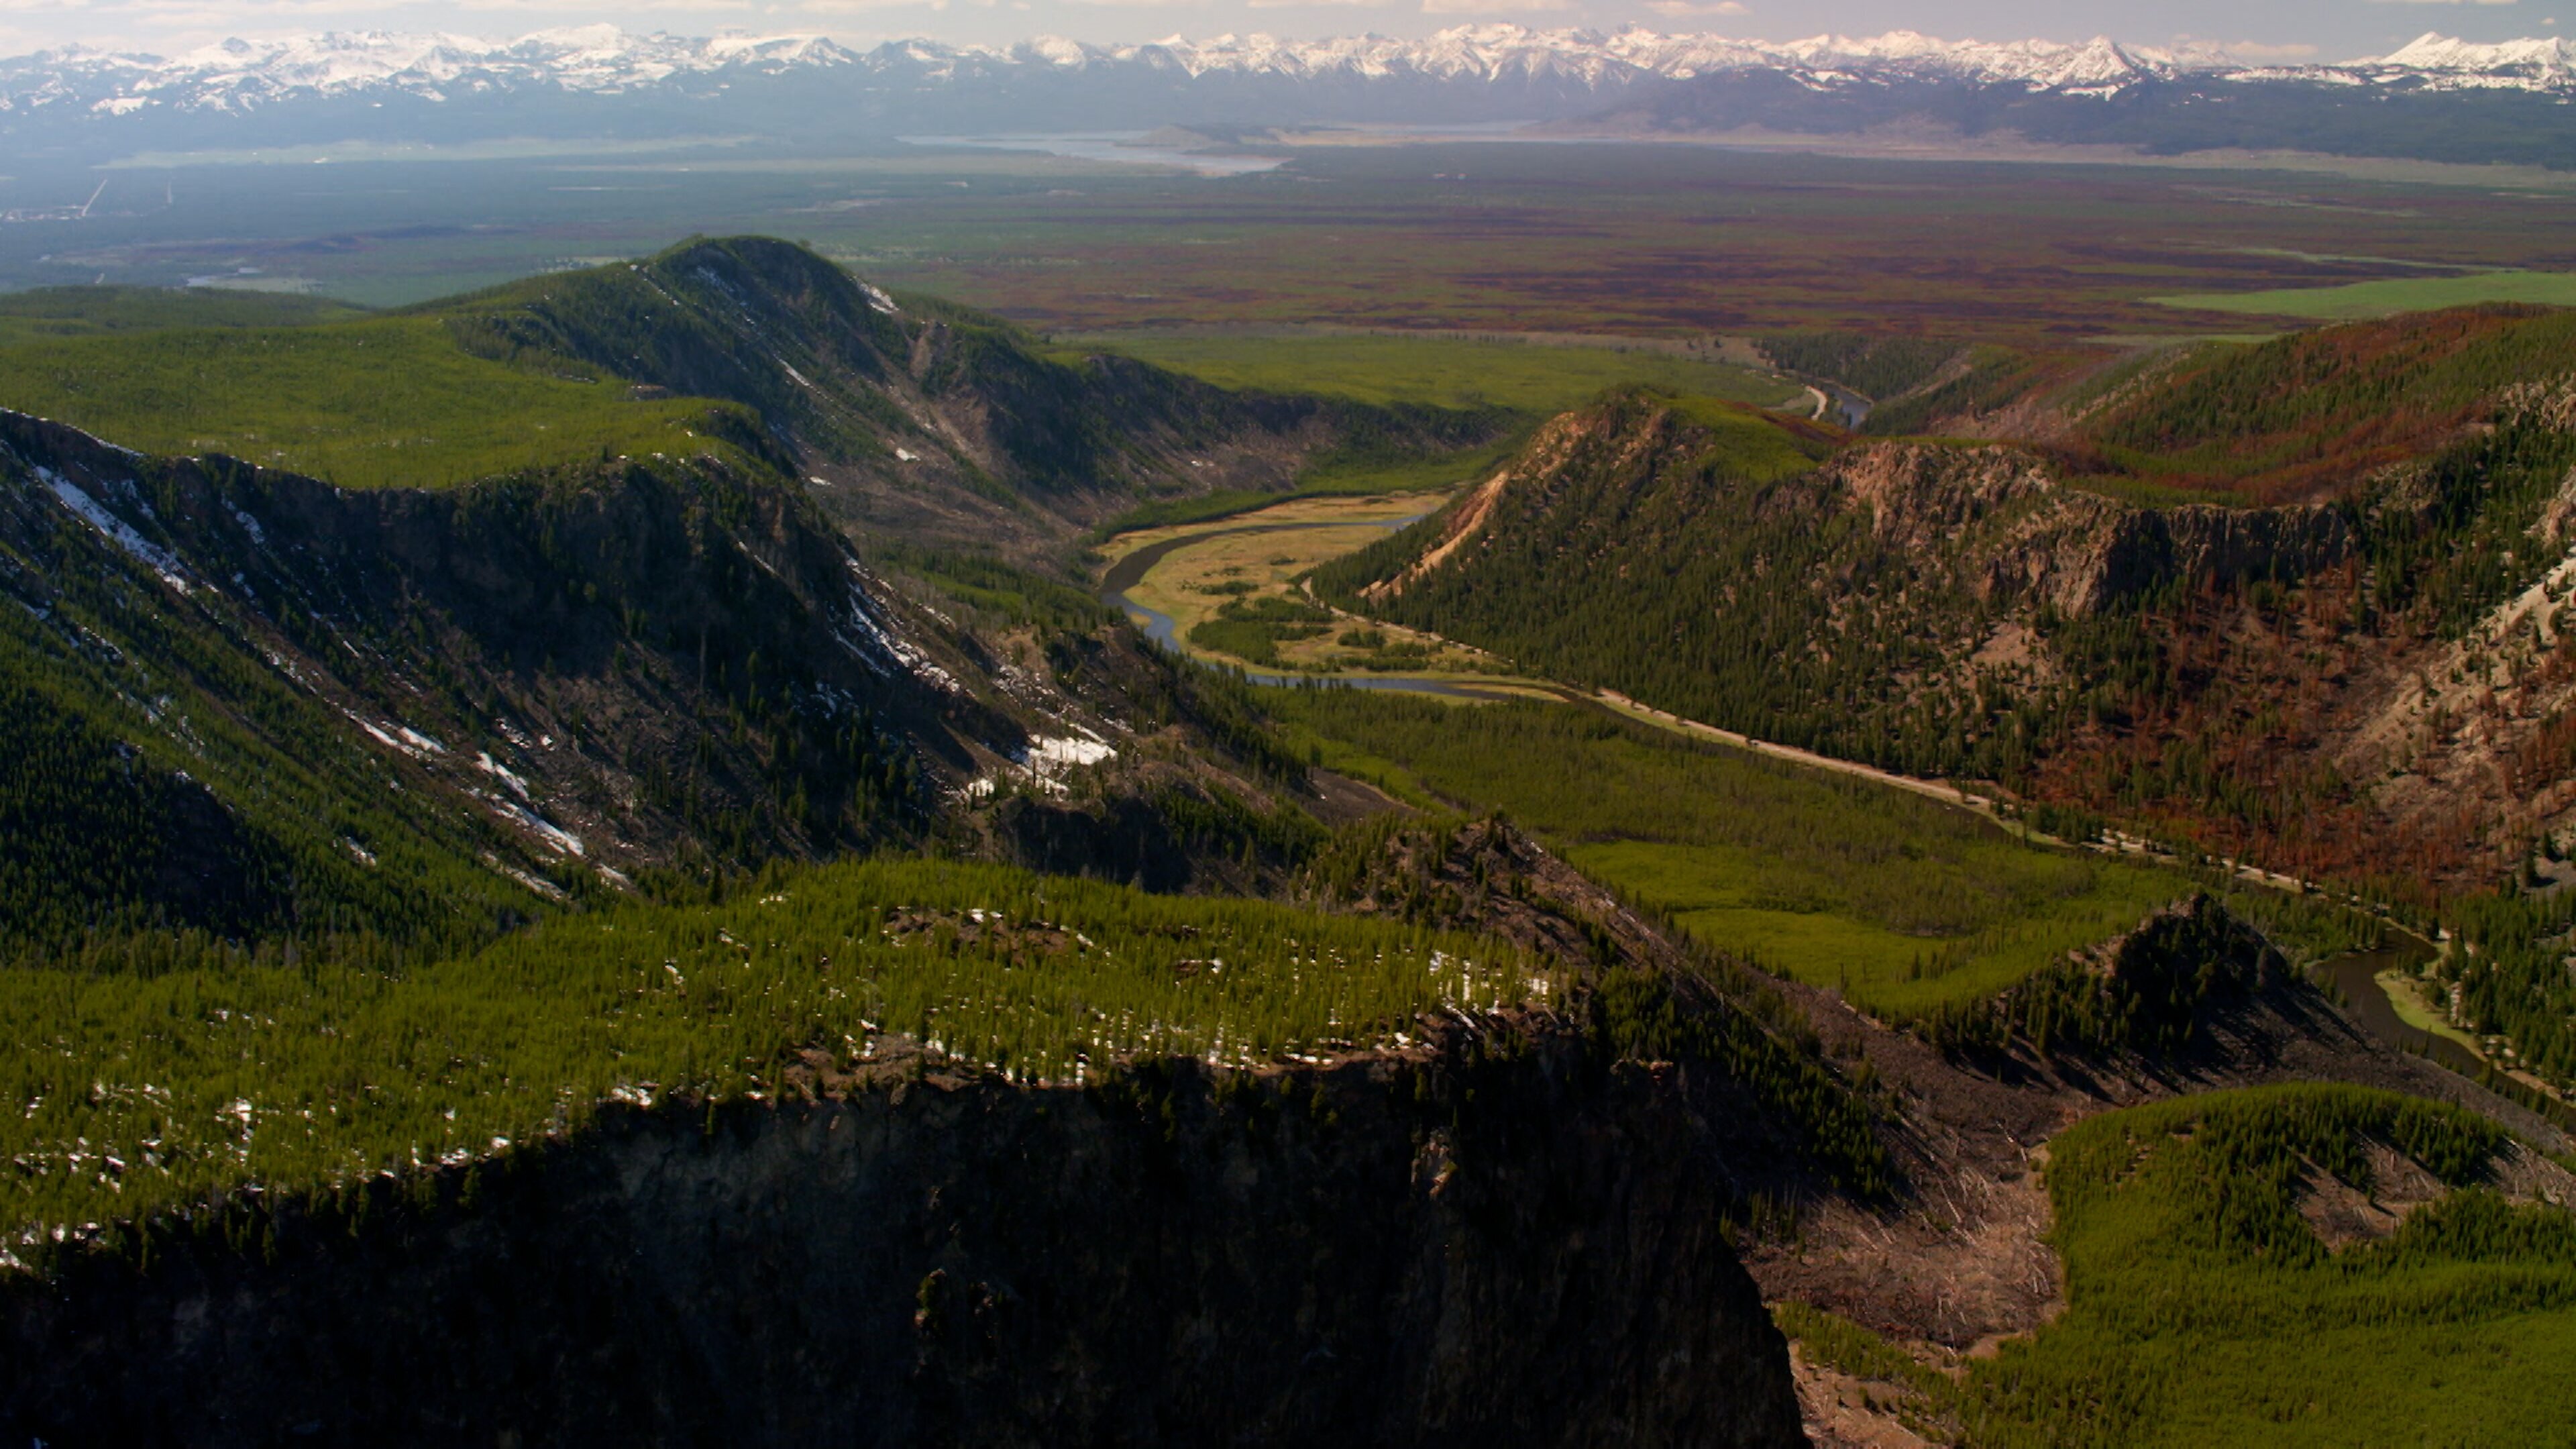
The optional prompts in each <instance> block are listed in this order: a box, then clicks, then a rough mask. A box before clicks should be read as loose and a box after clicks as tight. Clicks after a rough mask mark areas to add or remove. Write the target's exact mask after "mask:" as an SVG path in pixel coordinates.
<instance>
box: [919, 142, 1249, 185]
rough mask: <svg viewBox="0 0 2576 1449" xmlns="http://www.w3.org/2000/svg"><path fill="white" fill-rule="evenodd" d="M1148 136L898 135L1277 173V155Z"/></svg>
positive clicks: (1237, 172)
mask: <svg viewBox="0 0 2576 1449" xmlns="http://www.w3.org/2000/svg"><path fill="white" fill-rule="evenodd" d="M1148 134H1149V133H1148V132H1144V131H1080V132H1071V131H1067V132H1056V133H1052V134H1047V135H1030V136H898V137H896V138H895V139H897V140H899V141H901V142H903V143H904V144H905V145H907V146H964V147H968V148H971V149H973V150H978V151H1036V152H1039V153H1041V154H1043V155H1048V156H1070V157H1072V158H1074V159H1075V160H1078V161H1107V162H1110V163H1113V164H1116V165H1122V166H1175V167H1179V168H1181V169H1183V170H1186V171H1195V172H1197V173H1198V174H1199V175H1201V176H1249V175H1252V174H1253V173H1255V172H1260V171H1275V170H1277V169H1279V163H1280V159H1281V158H1279V157H1277V156H1208V155H1202V154H1200V153H1198V152H1195V151H1181V150H1175V149H1173V148H1171V147H1168V146H1140V145H1137V144H1136V142H1137V141H1138V140H1139V139H1141V138H1142V137H1144V136H1146V135H1148Z"/></svg>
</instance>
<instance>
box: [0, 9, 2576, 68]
mask: <svg viewBox="0 0 2576 1449" xmlns="http://www.w3.org/2000/svg"><path fill="white" fill-rule="evenodd" d="M2562 12H2563V13H2565V14H2567V15H2570V16H2576V0H1838V3H1836V4H1833V5H1829V6H1817V5H1800V4H1793V3H1789V0H0V51H13V52H23V51H27V50H31V49H35V48H37V47H40V46H44V45H51V44H58V43H62V42H67V41H86V42H90V43H93V44H109V45H115V46H118V47H120V48H134V49H145V50H154V51H160V52H164V53H167V52H173V51H178V50H184V49H186V48H189V47H191V46H194V45H198V44H202V43H204V42H205V41H208V40H211V39H217V38H220V37H222V36H225V35H235V34H239V35H265V34H274V33H278V32H282V31H294V30H314V29H360V28H371V27H375V28H386V29H402V30H429V29H435V30H448V31H456V32H461V33H464V34H469V35H487V36H506V35H517V34H520V33H523V32H525V31H529V30H535V29H539V28H542V27H545V26H550V25H562V24H590V23H597V22H600V21H610V22H614V23H616V24H619V25H622V26H624V27H626V28H628V29H630V30H670V31H675V32H678V33H681V34H691V35H700V34H709V33H713V32H715V31H719V30H728V29H738V30H751V31H758V32H784V31H795V32H804V31H820V32H824V33H827V34H831V35H836V36H840V37H843V38H845V39H848V40H853V41H875V40H882V39H887V38H891V37H896V36H913V35H928V36H935V37H938V38H942V39H949V40H977V41H1007V40H1015V39H1021V38H1025V37H1027V36H1031V35H1044V34H1054V35H1070V36H1074V37H1076V38H1079V39H1085V40H1107V41H1117V40H1149V39H1156V38H1159V37H1162V36H1167V35H1173V34H1182V35H1188V36H1192V37H1206V36H1212V35H1219V34H1223V33H1226V32H1229V31H1232V32H1237V33H1241V32H1247V31H1254V30H1261V31H1268V32H1270V33H1272V34H1276V35H1290V36H1320V35H1345V34H1354V33H1358V32H1363V31H1375V32H1377V33H1380V34H1385V35H1416V34H1422V33H1425V32H1428V31H1431V30H1436V29H1439V28H1441V27H1443V26H1447V25H1455V24H1459V23H1461V22H1466V21H1475V20H1502V19H1509V20H1518V21H1522V22H1524V23H1528V24H1533V25H1548V26H1558V25H1593V26H1604V27H1616V26H1620V25H1625V24H1628V23H1631V22H1636V23H1642V24H1645V25H1649V26H1652V27H1654V28H1656V29H1659V30H1667V31H1673V30H1710V31H1717V32H1719V33H1722V34H1727V35H1735V36H1744V37H1755V38H1763V39H1772V40H1787V39H1793V38H1796V37H1798V36H1803V35H1814V34H1818V33H1822V32H1827V31H1833V32H1839V33H1842V34H1846V35H1867V34H1875V33H1877V32H1879V31H1882V30H1892V29H1911V30H1920V31H1923V32H1926V33H1928V34H1932V35H1939V36H1944V37H1948V38H1953V39H1956V38H1962V37H1975V38H1977V39H1984V40H2003V39H2018V38H2021V37H2024V36H2047V37H2050V38H2054V39H2060V40H2081V39H2084V38H2086V37H2088V36H2092V35H2097V34H2107V35H2111V36H2115V37H2117V38H2119V39H2122V40H2126V41H2131V42H2134V43H2138V44H2147V45H2160V44H2168V43H2172V42H2174V41H2176V40H2183V39H2189V40H2196V41H2200V42H2204V43H2215V44H2224V45H2230V46H2238V47H2242V48H2243V50H2244V52H2245V53H2246V54H2248V55H2249V56H2260V57H2266V58H2281V59H2298V58H2309V57H2314V58H2319V59H2328V60H2343V59H2350V58H2352V57H2355V56H2361V55H2376V54H2383V53H2385V52H2386V51H2388V50H2391V49H2394V48H2395V47H2396V46H2398V45H2400V44H2402V43H2404V42H2405V41H2406V40H2408V39H2410V38H2412V37H2414V36H2416V35H2420V34H2422V33H2423V32H2425V31H2427V30H2438V31H2441V32H2443V33H2445V34H2451V35H2460V36H2465V37H2468V38H2470V39H2476V40H2501V39H2507V38H2510V37H2514V36H2522V35H2556V34H2558V33H2560V24H2559V22H2560V17H2561V14H2562Z"/></svg>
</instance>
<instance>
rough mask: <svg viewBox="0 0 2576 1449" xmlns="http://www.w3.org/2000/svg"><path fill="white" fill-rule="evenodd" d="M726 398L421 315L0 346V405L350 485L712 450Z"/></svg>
mask: <svg viewBox="0 0 2576 1449" xmlns="http://www.w3.org/2000/svg"><path fill="white" fill-rule="evenodd" d="M5 335H6V334H5V332H0V336H5ZM719 406H720V405H719V404H716V403H711V402H707V401H705V400H702V399H698V400H693V399H687V398H669V399H659V400H653V401H636V400H633V399H631V398H630V397H629V396H628V394H627V389H626V386H625V384H623V383H622V382H619V381H617V380H616V379H613V378H600V379H596V380H580V379H576V378H571V377H563V376H556V375H552V374H546V373H539V372H533V371H528V370H524V369H521V368H516V367H512V366H509V365H507V364H504V363H500V362H494V361H490V360H487V359H485V358H481V357H476V356H473V355H471V354H469V353H467V352H465V351H464V350H462V349H461V348H459V347H458V346H456V344H455V342H454V341H453V340H452V339H451V338H450V337H449V335H448V333H447V330H446V328H445V327H444V326H443V325H442V324H441V323H440V322H439V321H437V320H436V319H434V318H426V317H387V318H370V319H366V320H362V321H352V322H334V323H323V324H319V325H314V326H298V327H228V328H211V327H190V328H182V329H178V330H173V331H166V332H154V333H150V334H148V335H120V336H90V337H67V338H48V339H42V340H34V341H21V342H17V343H14V344H11V345H5V346H0V407H7V408H12V409H15V410H17V411H19V412H25V413H34V414H37V415H39V416H42V417H48V418H52V419H55V420H56V421H59V422H66V423H70V424H71V425H73V426H74V427H78V428H81V429H83V430H85V431H87V432H90V433H93V434H95V435H97V436H99V437H101V438H104V439H107V440H108V441H110V442H114V443H117V444H120V445H122V446H125V447H128V448H134V449H137V450H140V451H143V452H147V453H159V454H174V455H196V454H204V453H224V454H229V455H231V456H233V457H237V458H241V459H243V460H245V461H248V462H253V463H259V464H263V465H266V466H271V467H279V468H288V469H292V470H294V471H296V472H299V473H306V474H310V475H312V476H314V477H317V478H322V479H325V480H327V481H329V482H333V483H337V484H340V485H341V486H343V487H349V488H381V487H430V488H435V487H447V486H452V485H456V484H461V483H467V482H471V481H473V480H475V479H478V478H487V477H492V476H494V475H497V474H503V473H511V472H516V471H519V470H521V469H526V468H531V467H538V466H544V465H547V464H555V463H566V462H573V461H577V460H581V459H585V458H597V457H598V456H600V455H601V454H603V453H609V454H629V455H637V456H640V455H643V454H648V453H670V454H674V455H688V454H697V453H706V452H714V451H719V450H720V449H722V448H723V447H724V446H725V445H723V444H719V443H717V442H716V441H714V440H713V439H712V438H710V437H707V436H704V435H703V434H704V432H705V430H706V427H707V425H708V421H709V418H710V415H711V413H712V411H713V410H714V409H716V408H717V407H719Z"/></svg>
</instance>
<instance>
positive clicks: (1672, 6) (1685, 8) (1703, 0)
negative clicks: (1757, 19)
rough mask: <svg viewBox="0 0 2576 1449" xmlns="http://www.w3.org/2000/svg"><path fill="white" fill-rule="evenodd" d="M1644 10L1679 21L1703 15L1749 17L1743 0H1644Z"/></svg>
mask: <svg viewBox="0 0 2576 1449" xmlns="http://www.w3.org/2000/svg"><path fill="white" fill-rule="evenodd" d="M1646 8H1647V9H1649V10H1652V11H1653V12H1655V13H1656V14H1657V15H1661V16H1665V17H1667V18H1669V19H1674V20H1679V19H1683V18H1685V17H1690V18H1696V17H1699V16H1705V15H1750V14H1752V13H1753V11H1752V10H1751V8H1750V7H1748V6H1746V5H1745V4H1744V0H1646Z"/></svg>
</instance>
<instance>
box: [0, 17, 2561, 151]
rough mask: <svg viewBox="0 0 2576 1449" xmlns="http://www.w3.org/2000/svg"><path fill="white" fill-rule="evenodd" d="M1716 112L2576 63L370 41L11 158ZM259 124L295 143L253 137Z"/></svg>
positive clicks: (1731, 44)
mask: <svg viewBox="0 0 2576 1449" xmlns="http://www.w3.org/2000/svg"><path fill="white" fill-rule="evenodd" d="M1710 86H1719V87H1738V86H1750V87H1753V88H1755V89H1756V90H1771V89H1784V90H1786V91H1789V92H1792V93H1795V94H1800V95H1804V96H1808V97H1811V98H1815V99H1817V100H1820V101H1828V102H1830V101H1832V100H1835V99H1838V98H1853V99H1859V100H1863V101H1867V100H1869V99H1871V98H1881V99H1883V98H1884V97H1886V96H1889V95H1898V96H1906V97H1912V96H1914V95H1916V93H1918V92H1922V91H1923V90H1925V88H1931V89H1932V90H1935V91H1941V92H1956V93H1965V94H1971V95H1976V96H1981V97H1988V98H1991V99H1996V100H2000V101H2003V102H2005V103H2010V102H2011V101H2013V100H2016V99H2027V98H2032V97H2044V98H2063V99H2068V100H2090V101H2097V102H2115V101H2130V100H2133V99H2134V98H2136V97H2139V96H2142V95H2152V94H2154V93H2157V92H2159V91H2173V90H2175V89H2177V88H2180V89H2183V90H2193V89H2197V88H2206V87H2216V88H2219V89H2221V90H2224V91H2229V92H2236V91H2243V90H2246V89H2249V88H2250V89H2252V90H2254V91H2258V92H2262V93H2267V94H2268V93H2273V92H2280V93H2285V94H2296V95H2298V96H2300V97H2302V98H2303V99H2304V100H2305V101H2306V102H2307V103H2308V104H2310V105H2312V106H2321V107H2328V108H2331V107H2334V106H2338V105H2342V104H2345V103H2348V102H2350V101H2351V100H2353V99H2355V98H2358V97H2388V98H2397V97H2409V96H2459V97H2481V96H2484V97H2504V96H2511V97H2523V98H2531V97H2545V98H2548V99H2549V100H2552V101H2555V100H2557V99H2560V98H2564V97H2566V96H2569V95H2576V50H2572V49H2571V48H2570V45H2569V43H2568V42H2567V41H2564V40H2560V39H2556V38H2545V39H2527V40H2515V41H2506V42H2501V43H2494V44H2486V43H2477V42H2470V41H2464V40H2457V39H2452V38H2449V37H2445V36H2442V35H2438V34H2427V35H2425V36H2423V37H2421V38H2419V39H2418V40H2416V41H2414V42H2413V43H2411V44H2409V45H2407V46H2405V47H2404V48H2402V49H2400V50H2398V51H2395V52H2393V53H2391V54H2389V55H2386V56H2380V57H2373V58H2364V59H2358V60H2351V61H2344V62H2336V63H2327V64H2307V65H2274V64H2254V63H2248V62H2247V61H2245V60H2242V59H2240V58H2237V57H2235V56H2231V55H2229V54H2226V53H2224V52H2222V51H2219V50H2214V49H2192V48H2184V49H2157V48H2150V47H2140V46H2130V45H2124V44H2122V43H2120V42H2118V41H2116V40H2113V39H2110V38H2108V37H2097V38H2095V39H2092V40H2090V41H2086V42H2083V43H2081V44H2068V43H2064V42H2059V41H2051V40H2022V41H2013V42H1984V41H1973V40H1971V41H1955V42H1954V41H1947V40H1942V39H1937V38H1934V37H1931V36H1925V35H1920V34H1917V33H1915V32H1912V31H1902V30H1900V31H1892V32H1889V33H1887V34H1884V35H1879V36H1874V37H1868V38H1851V37H1845V36H1836V35H1820V36H1815V37H1811V38H1808V39H1804V40H1797V41H1789V42H1769V41H1757V40H1738V39H1733V38H1730V37H1726V36H1720V35H1709V34H1681V35H1666V34H1659V33H1657V32H1654V31H1650V30H1644V29H1635V28H1632V29H1627V30H1620V31H1609V32H1605V31H1599V30H1581V29H1568V30H1535V29H1530V28H1526V27H1523V26H1519V25H1511V24H1486V25H1473V26H1460V27H1455V28H1452V29H1448V30H1443V31H1441V32H1439V33H1437V34H1435V35H1432V36H1429V37H1426V38H1423V39H1418V40H1406V39H1393V38H1389V37H1385V36H1377V35H1363V36H1353V37H1342V38H1335V39H1326V40H1316V41H1292V40H1284V39H1280V38H1277V37H1273V36H1267V35H1259V34H1255V35H1249V36H1235V35H1223V36H1218V37H1215V38H1213V39H1208V40H1203V41H1192V40H1187V39H1184V38H1181V37H1178V36H1175V37H1172V38H1170V39H1166V40H1161V41H1155V42H1149V43H1143V44H1121V45H1100V44H1092V43H1086V42H1078V41H1073V40H1067V39H1063V38H1061V37H1043V38H1038V39H1032V40H1028V41H1024V42H1020V43H1017V44H1013V45H1009V46H978V45H952V44H946V43H943V42H938V41H932V40H920V39H916V40H901V41H890V42H887V43H886V44H883V45H879V46H876V47H874V48H871V49H864V50H862V49H854V48H852V47H849V46H845V45H842V44H840V43H838V42H836V41H833V40H830V39H827V38H824V37H821V36H814V35H786V36H765V37H755V36H744V35H726V36H716V37H711V38H708V37H696V38H693V37H683V36H673V35H668V34H659V33H656V34H650V35H635V34H629V33H627V32H624V31H622V30H620V29H618V28H616V27H615V26H612V25H595V26H588V27H578V28H566V29H555V30H543V31H537V32H534V33H532V34H528V35H524V36H520V37H518V38H516V39H508V40H484V39H476V38H472V37H466V36H460V35H449V34H399V33H393V32H385V31H351V32H323V33H317V34H309V35H301V36H293V37H289V38H284V39H274V40H264V41H256V42H254V41H247V40H238V39H236V40H229V41H225V42H223V43H221V44H218V45H213V46H208V47H205V48H203V49H200V50H196V51H192V52H189V53H187V54H184V55H178V56H171V57H162V56H155V55H144V54H133V53H112V52H107V51H101V50H94V49H88V48H83V47H71V48H66V49H58V50H51V51H44V52H38V53H35V54H31V55H22V56H17V57H14V58H8V59H0V136H8V137H12V138H15V139H16V140H18V141H19V142H20V143H21V144H26V143H41V142H44V141H48V140H52V141H71V140H73V139H75V138H79V137H89V138H95V139H101V140H104V139H107V138H110V137H114V138H117V139H118V140H120V141H122V142H124V143H127V144H136V145H149V144H159V142H158V141H157V140H156V139H154V138H153V137H151V136H150V135H149V134H148V133H150V132H152V131H154V130H155V129H156V128H155V127H154V126H152V125H151V124H150V123H151V122H152V121H153V120H154V119H156V118H157V119H159V120H160V121H161V122H162V123H163V124H164V125H165V126H171V127H172V129H173V133H174V134H185V135H187V137H188V138H189V139H190V140H191V141H192V142H193V143H194V144H197V145H202V144H205V140H206V133H205V132H204V131H203V124H204V122H205V121H206V120H208V119H210V118H215V117H224V118H229V119H230V120H231V121H232V122H234V123H236V125H235V131H236V132H239V133H240V134H241V135H242V136H243V137H244V138H246V139H247V140H248V141H249V143H251V144H260V145H274V144H302V143H314V142H321V141H330V140H346V139H370V138H382V137H387V136H399V137H402V138H404V139H410V140H422V141H450V140H455V139H460V138H466V137H474V136H493V135H529V134H558V133H568V134H587V133H588V132H586V131H584V129H583V128H584V127H596V128H599V129H600V131H601V133H603V134H605V133H607V132H609V131H611V130H613V131H614V133H615V134H618V135H620V136H624V137H628V138H634V137H638V136H643V137H647V138H649V137H650V136H652V135H654V134H657V133H658V134H662V135H681V134H700V135H703V134H711V133H712V132H713V130H715V129H728V130H750V131H754V132H759V133H763V134H773V135H777V136H780V137H783V138H791V139H822V138H846V137H854V136H866V137H874V138H879V139H885V138H891V137H893V136H895V135H898V134H927V133H935V132H941V131H948V130H955V129H969V130H973V131H975V132H977V133H979V134H991V133H994V132H997V131H1009V130H1032V129H1033V130H1045V129H1060V128H1067V127H1084V126H1091V127H1119V126H1136V127H1150V126H1155V125H1161V124H1165V123H1170V122H1189V121H1205V120H1232V121H1239V122H1262V123H1269V124H1305V123H1316V122H1326V121H1382V122H1421V123H1437V122H1463V121H1494V120H1522V121H1548V120H1565V119H1569V118H1573V117H1578V116H1584V115H1590V114H1595V113H1600V112H1603V111H1605V110H1609V109H1612V108H1615V107H1617V106H1619V105H1622V104H1625V103H1627V102H1629V101H1631V100H1634V99H1636V98H1640V97H1656V96H1664V95H1669V94H1674V93H1687V92H1691V91H1694V90H1704V89H1705V88H1707V87H1710ZM1864 109H1865V107H1864ZM1935 109H1936V110H1937V109H1938V108H1937V107H1936V108H1935ZM181 118H191V119H190V120H189V122H188V125H189V127H190V129H188V130H186V131H185V132H184V133H182V132H180V131H179V130H178V128H177V127H176V126H175V125H173V123H176V122H179V121H180V120H181ZM611 118H613V124H612V120H611ZM254 119H264V120H266V121H268V122H271V123H273V124H270V125H262V126H247V125H244V124H242V123H248V122H250V121H252V120H254ZM1830 128H1831V127H1830V126H1828V129H1830ZM2290 129H2291V130H2296V129H2297V128H2296V127H2291V128H2290ZM215 134H218V135H224V134H231V133H227V132H218V133H215Z"/></svg>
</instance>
